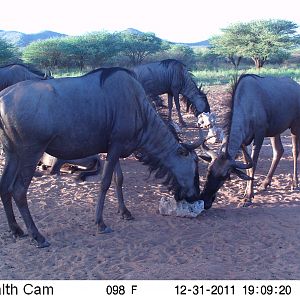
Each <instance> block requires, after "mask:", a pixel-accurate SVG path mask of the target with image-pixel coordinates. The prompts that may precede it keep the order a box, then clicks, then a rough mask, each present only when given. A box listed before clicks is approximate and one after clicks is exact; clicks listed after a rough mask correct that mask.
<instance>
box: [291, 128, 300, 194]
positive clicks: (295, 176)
mask: <svg viewBox="0 0 300 300" xmlns="http://www.w3.org/2000/svg"><path fill="white" fill-rule="evenodd" d="M292 131H293V130H292ZM292 145H293V149H292V151H293V160H294V173H293V182H292V190H298V189H299V186H298V172H297V168H298V165H297V162H298V160H297V159H298V155H299V138H298V134H297V135H296V134H294V133H293V132H292Z"/></svg>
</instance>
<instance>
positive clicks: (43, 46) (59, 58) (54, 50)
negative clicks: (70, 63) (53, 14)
mask: <svg viewBox="0 0 300 300" xmlns="http://www.w3.org/2000/svg"><path fill="white" fill-rule="evenodd" d="M65 46H66V45H65V43H64V38H53V39H47V40H41V41H37V42H33V43H31V44H29V45H28V46H27V47H26V48H25V49H24V51H23V55H22V58H23V60H24V62H26V63H32V64H34V65H38V66H39V67H42V68H49V69H53V68H58V67H61V66H63V65H64V61H65V60H64V55H65Z"/></svg>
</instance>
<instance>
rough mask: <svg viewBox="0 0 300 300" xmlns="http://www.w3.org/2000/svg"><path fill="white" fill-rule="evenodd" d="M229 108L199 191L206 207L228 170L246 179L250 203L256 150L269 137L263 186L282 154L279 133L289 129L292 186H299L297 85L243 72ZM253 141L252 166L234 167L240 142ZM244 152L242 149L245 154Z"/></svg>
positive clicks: (299, 106)
mask: <svg viewBox="0 0 300 300" xmlns="http://www.w3.org/2000/svg"><path fill="white" fill-rule="evenodd" d="M231 105H232V106H231V110H230V114H229V116H228V125H227V130H226V137H225V140H226V143H225V144H224V145H223V147H222V149H223V151H224V152H221V154H219V155H211V159H212V162H211V164H210V166H209V168H208V172H207V179H206V183H205V186H204V189H203V192H202V194H201V199H203V200H204V201H205V207H206V208H209V207H211V205H212V202H213V201H214V199H215V197H216V193H217V191H218V189H219V188H220V187H221V186H222V185H223V183H224V181H225V180H226V179H227V178H228V177H229V174H230V173H231V172H234V173H235V174H236V175H238V176H239V177H241V178H242V179H246V180H248V182H247V187H246V191H245V198H246V202H245V206H248V205H249V204H251V201H252V198H253V196H254V193H253V180H251V179H253V177H254V173H255V169H256V165H257V161H258V156H259V152H260V149H261V146H262V143H263V140H264V138H265V137H270V138H271V143H272V147H273V161H272V165H271V168H270V170H269V172H268V175H267V177H266V179H265V181H264V183H263V187H264V188H266V187H267V186H268V185H269V184H270V182H271V179H272V176H273V174H274V171H275V169H276V167H277V164H278V162H279V160H280V158H281V156H282V153H283V147H282V143H281V140H280V134H281V133H282V132H284V131H285V130H286V129H288V128H290V129H291V134H292V144H293V156H294V176H293V184H292V185H293V188H295V187H297V186H298V178H297V157H298V153H299V136H300V86H299V84H297V82H295V81H294V80H292V79H290V78H276V77H260V76H256V75H249V74H248V75H243V76H241V77H240V78H239V80H238V82H237V84H236V87H235V90H234V93H233V95H232V101H231ZM251 142H253V147H252V154H251V159H252V161H253V164H252V168H249V171H248V172H247V173H248V174H247V175H246V174H244V173H243V172H242V171H240V170H239V168H237V167H236V165H237V164H236V162H235V161H234V160H233V159H234V158H235V157H236V155H237V153H238V151H239V149H240V148H241V146H242V145H246V146H247V145H249V144H250V143H251ZM245 155H246V152H245V151H244V156H245ZM238 165H239V166H240V167H242V168H244V167H243V165H242V164H238Z"/></svg>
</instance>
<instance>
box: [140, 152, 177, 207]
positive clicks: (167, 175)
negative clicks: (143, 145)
mask: <svg viewBox="0 0 300 300" xmlns="http://www.w3.org/2000/svg"><path fill="white" fill-rule="evenodd" d="M135 157H136V158H137V159H138V160H139V161H140V162H142V163H143V164H144V165H148V167H149V172H150V175H149V177H150V176H151V174H154V178H155V179H159V180H163V181H162V184H163V185H165V186H166V187H167V188H168V190H169V191H171V192H172V193H173V194H174V197H175V199H176V200H177V201H179V200H181V199H180V198H181V195H180V194H181V186H180V185H179V183H178V181H177V179H176V178H175V176H174V175H173V173H172V172H171V170H170V169H169V168H167V167H165V166H164V165H163V164H162V163H161V161H160V159H158V158H156V157H154V156H152V155H151V154H146V153H141V152H136V153H135Z"/></svg>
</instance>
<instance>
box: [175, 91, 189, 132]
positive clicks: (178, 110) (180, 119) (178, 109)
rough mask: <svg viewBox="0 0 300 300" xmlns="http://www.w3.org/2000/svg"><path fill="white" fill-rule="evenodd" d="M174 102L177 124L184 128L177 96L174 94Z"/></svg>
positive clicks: (184, 124)
mask: <svg viewBox="0 0 300 300" xmlns="http://www.w3.org/2000/svg"><path fill="white" fill-rule="evenodd" d="M174 102H175V106H176V110H177V114H178V118H179V122H180V124H181V125H182V126H186V123H185V122H184V121H183V118H182V115H181V112H180V103H179V94H177V93H176V94H174Z"/></svg>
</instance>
